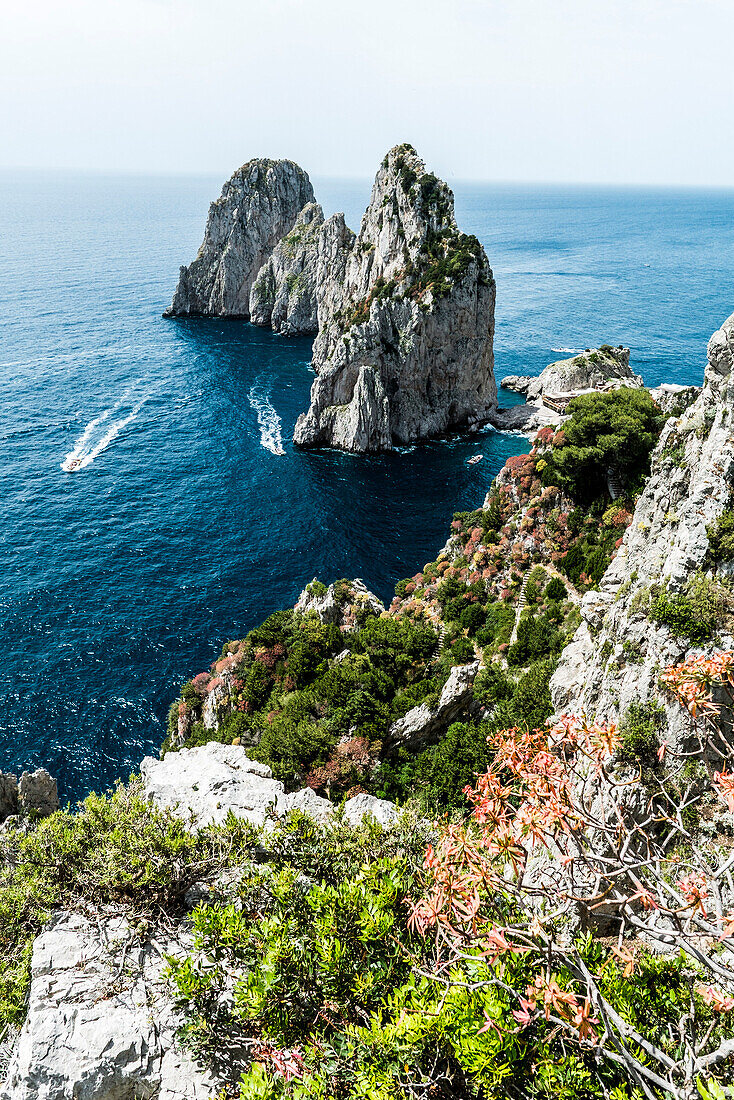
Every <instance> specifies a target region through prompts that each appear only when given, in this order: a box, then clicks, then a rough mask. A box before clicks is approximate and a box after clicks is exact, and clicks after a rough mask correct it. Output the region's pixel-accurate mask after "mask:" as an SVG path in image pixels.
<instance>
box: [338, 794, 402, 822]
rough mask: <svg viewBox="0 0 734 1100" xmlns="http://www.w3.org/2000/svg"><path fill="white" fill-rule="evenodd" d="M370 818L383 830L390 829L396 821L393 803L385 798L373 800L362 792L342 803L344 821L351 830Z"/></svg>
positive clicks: (396, 812)
mask: <svg viewBox="0 0 734 1100" xmlns="http://www.w3.org/2000/svg"><path fill="white" fill-rule="evenodd" d="M370 818H371V819H372V820H373V821H376V822H377V824H378V825H382V827H383V829H390V828H392V826H393V825H394V824H395V822H396V821H397V819H398V811H397V810H396V809H395V803H394V802H388V801H387V799H385V798H375V797H374V795H371V794H366V793H365V792H364V791H363V792H362V793H361V794H355V796H354V798H348V799H347V801H346V802H345V803H344V819H345V821H346V822H347V824H348V825H351V826H352V827H353V828H356V827H357V826H358V825H361V824H362V822H363V821H364V820H365V819H370Z"/></svg>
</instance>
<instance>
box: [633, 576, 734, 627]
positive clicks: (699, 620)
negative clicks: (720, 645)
mask: <svg viewBox="0 0 734 1100" xmlns="http://www.w3.org/2000/svg"><path fill="white" fill-rule="evenodd" d="M730 607H731V594H730V593H729V592H728V591H727V590H726V589H724V588H722V587H721V586H720V585H718V584H717V583H716V581H714V580H712V579H711V578H710V577H707V576H705V574H703V573H696V574H695V576H693V577H691V578H690V580H689V581H688V583H687V585H686V588H685V593H684V595H682V596H678V595H671V594H670V593H669V592H667V591H666V590H665V589H663V590H662V591H661V592H658V594H657V595H656V596H654V598H653V600H652V602H651V604H650V611H649V615H650V618H651V619H652V620H653V621H654V622H657V623H662V625H663V626H667V627H668V629H669V630H671V631H672V632H673V634H676V635H678V636H679V637H683V638H689V639H690V640H691V641H692V642H694V643H696V644H699V643H701V642H705V641H707V640H708V639H709V638H712V637H713V636H714V634H715V633H716V630H717V628H718V627H719V626H720V625H721V624H722V622H723V621H724V618H725V617H726V615H727V614H728V613H729V610H730Z"/></svg>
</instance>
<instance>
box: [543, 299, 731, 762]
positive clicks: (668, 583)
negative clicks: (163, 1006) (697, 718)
mask: <svg viewBox="0 0 734 1100" xmlns="http://www.w3.org/2000/svg"><path fill="white" fill-rule="evenodd" d="M708 354H709V364H708V366H707V368H706V372H705V380H704V387H703V390H702V391H701V394H700V396H699V397H698V398H697V399H696V400H695V401H694V402H693V404H691V405H690V406H689V407H688V408H687V409H686V410H685V411H684V412H683V413H682V414H681V415H680V416H679V417H677V418H676V417H672V418H670V419H668V421H667V423H666V424H665V426H664V428H663V431H662V434H661V436H660V440H659V442H658V445H657V447H656V449H655V451H654V452H653V456H652V468H651V473H650V477H649V478H648V480H647V482H646V484H645V488H644V489H643V492H642V493H641V495H640V497H639V499H638V502H637V506H636V508H635V513H634V517H633V520H632V522H631V524H630V525H629V527H628V528H627V530H626V532H625V535H624V539H623V542H622V545H621V546H620V548H619V550H618V551H617V554H616V556H615V558H614V559H613V561H612V563H611V564H610V566H609V568H608V569H607V571H606V573H605V574H604V576H603V577H602V580H601V584H600V590H599V592H595V593H589V594H588V595H587V596H585V597H584V600H583V601H582V605H581V613H582V619H583V621H582V623H581V626H580V627H579V629H578V630H577V632H576V634H575V635H574V637H573V639H572V641H571V643H570V644H569V645H568V646H566V648H565V649H564V651H563V653H562V654H561V658H560V661H559V664H558V667H557V669H556V671H555V673H554V675H553V678H552V680H551V694H552V697H553V703H554V706H555V708H556V711H557V712H561V711H574V712H576V713H580V712H584V713H586V714H587V715H589V716H592V717H593V716H596V717H598V718H603V719H608V720H618V719H619V718H620V717H623V716H624V714H625V712H626V711H627V709H628V708H629V706H630V704H631V703H632V702H644V701H646V700H648V699H650V700H656V701H657V702H658V703H660V704H661V705H663V706H664V707H665V710H666V717H667V732H666V737H667V738H668V739H669V740H670V741H671V743H672V744H673V746H676V745H680V744H683V743H684V742H685V740H686V738H687V736H688V734H689V730H690V726H689V721H688V718H687V715H686V713H685V711H684V710H683V708H681V707H680V706H679V705H678V704H677V703H675V702H674V701H673V700H672V699H671V698H670V697H669V696H667V695H661V694H660V693H659V691H658V687H657V683H658V676H659V673H660V671H661V669H662V668H665V667H666V666H668V665H670V664H673V663H677V662H679V661H681V660H683V659H684V658H685V656H686V655H687V653H690V652H693V651H694V650H692V647H691V646H690V643H689V642H688V641H686V639H685V638H682V637H677V636H675V635H674V634H673V633H672V632H671V631H670V630H669V629H668V628H667V627H665V626H663V625H660V624H657V623H655V622H654V621H652V620H651V619H650V618H649V617H648V614H647V610H648V605H649V601H650V596H651V589H652V588H653V586H660V587H664V588H666V589H668V590H669V591H671V592H673V593H679V592H681V591H682V590H683V589H684V587H685V584H686V582H687V581H688V579H689V578H690V577H691V576H692V575H693V574H695V573H696V571H697V570H700V569H703V568H706V569H708V568H709V563H708V561H707V553H708V549H709V538H708V534H707V528H708V527H709V526H710V525H711V524H712V523H714V522H715V521H716V519H717V518H718V517H719V516H720V515H721V513H722V512H724V511H725V510H726V509H727V508H728V507H729V506H730V502H731V499H732V492H733V489H734V418H733V416H732V414H733V412H734V381H733V380H732V375H731V371H732V366H733V365H734V315H732V317H730V318H729V319H728V320H727V321H726V322H725V323H724V325H723V326H722V328H721V329H720V330H719V331H718V332H716V333H714V335H713V337H712V338H711V341H710V342H709V352H708ZM720 644H724V645H725V647H728V646H729V645H730V644H731V639H727V638H724V637H722V638H721V639H720ZM708 648H709V649H711V648H715V647H714V645H713V643H711V644H709V646H708Z"/></svg>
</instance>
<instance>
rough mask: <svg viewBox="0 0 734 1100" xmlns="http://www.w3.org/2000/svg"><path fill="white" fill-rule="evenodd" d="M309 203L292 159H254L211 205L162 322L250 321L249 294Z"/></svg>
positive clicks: (309, 191)
mask: <svg viewBox="0 0 734 1100" xmlns="http://www.w3.org/2000/svg"><path fill="white" fill-rule="evenodd" d="M313 198H314V194H313V187H312V186H311V181H310V180H309V178H308V176H307V175H306V173H305V172H304V171H303V169H302V168H299V167H298V165H297V164H294V163H293V161H292V160H268V159H265V158H261V157H258V158H256V159H255V160H250V161H248V162H247V164H245V165H243V167H242V168H240V169H239V170H238V171H237V172H235V173H234V175H233V176H232V177H231V178H230V179H229V180H228V181H227V182H226V183H225V185H224V187H223V188H222V194H221V195H220V197H219V198H218V199H217V200H216V201H215V202H213V203H212V204H211V206H210V208H209V217H208V219H207V223H206V230H205V232H204V240H203V242H202V245H201V248H200V249H199V252H198V254H197V257H196V259H195V260H194V261H193V262H192V263H191V264H189V265H188V266H187V267H182V268H181V271H180V274H179V280H178V286H177V287H176V292H175V294H174V296H173V301H172V303H171V306H170V307H169V309H167V310H166V313H165V314H164V316H166V317H191V316H198V317H204V316H210V317H244V318H247V317H249V311H250V291H251V289H252V284H253V283H254V281H255V279H256V278H257V275H258V272H259V271H260V270H261V268H262V266H263V264H265V263H266V261H267V260H268V259H269V258H270V256H271V254H272V252H273V249H274V248H275V246H276V245H277V244H278V242H279V241H280V240H281V238H282V237H284V236H285V235H286V234H287V233H290V231H291V230H292V229H293V226H294V225H295V222H296V218H297V217H298V215H299V213H300V211H301V210H302V209H303V207H304V206H305V205H306V204H307V203H312V202H313Z"/></svg>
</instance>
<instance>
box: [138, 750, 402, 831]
mask: <svg viewBox="0 0 734 1100" xmlns="http://www.w3.org/2000/svg"><path fill="white" fill-rule="evenodd" d="M140 774H141V777H142V780H143V786H144V792H145V796H146V797H147V798H148V800H149V801H150V802H151V803H153V805H154V806H156V807H157V808H158V809H160V810H171V811H172V812H173V813H175V814H177V815H178V816H179V817H181V818H182V819H183V820H184V821H185V822H186V824H187V825H190V826H191V827H192V828H200V827H202V826H204V825H210V824H214V825H221V824H223V822H224V821H226V819H227V816H228V814H230V813H232V814H234V816H235V817H238V818H244V820H245V821H249V822H250V823H251V824H253V825H256V826H261V825H264V824H265V822H266V821H267V820H268V819H269V818H271V817H276V818H277V817H285V815H286V814H287V813H289V812H290V811H291V810H299V811H300V812H301V813H305V814H308V815H309V817H312V818H313V819H314V820H315V821H320V822H324V821H326V820H328V818H329V817H330V816H331V815H332V814H333V812H334V808H335V807H334V804H333V803H332V802H329V800H328V799H326V798H320V797H319V795H317V794H316V793H315V792H314V791H312V790H310V789H309V788H303V789H302V790H300V791H294V792H293V793H291V794H286V792H285V787H284V786H283V784H282V783H281V782H280V781H279V780H277V779H273V773H272V772H271V771H270V768H269V767H268V766H267V765H266V764H260V763H258V762H257V761H254V760H249V759H248V757H247V754H246V752H245V750H244V749H243V748H242V747H241V746H240V745H221V744H219V742H217V741H210V742H209V743H208V744H206V745H200V746H199V747H198V748H194V749H181V750H180V751H179V752H169V753H167V754H166V756H165V757H164V758H163V760H156V759H154V758H153V757H152V756H146V757H145V759H144V760H143V762H142V764H141V766H140ZM378 803H379V805H378ZM390 808H391V809H392V815H391V813H390ZM344 813H345V817H346V820H347V822H348V823H349V824H350V825H358V824H359V823H360V822H361V821H362V819H363V818H364V817H365V816H367V815H372V816H374V817H376V818H377V820H378V821H379V822H380V824H383V825H385V826H386V827H387V825H389V824H392V823H393V821H394V820H395V816H396V815H395V807H394V805H393V803H392V802H385V801H384V800H382V799H373V798H371V796H369V795H355V796H354V797H353V798H350V799H348V800H347V801H346V802H345V803H344Z"/></svg>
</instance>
